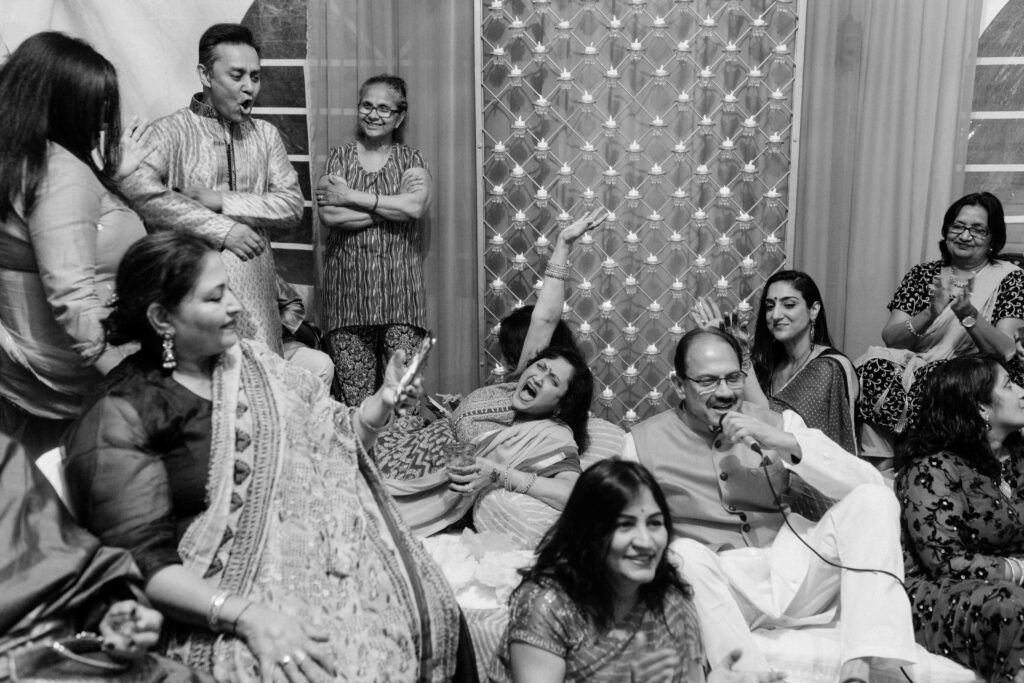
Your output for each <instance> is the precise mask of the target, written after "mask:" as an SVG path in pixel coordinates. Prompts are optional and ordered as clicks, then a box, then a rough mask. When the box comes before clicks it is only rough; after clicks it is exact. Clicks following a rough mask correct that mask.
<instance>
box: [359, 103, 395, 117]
mask: <svg viewBox="0 0 1024 683" xmlns="http://www.w3.org/2000/svg"><path fill="white" fill-rule="evenodd" d="M374 111H375V112H377V116H379V117H381V118H382V119H384V120H385V121H386V120H388V119H390V118H391V117H392V116H394V115H395V114H397V113H398V112H400V111H402V110H401V109H392V108H391V107H389V106H388V105H386V104H378V105H377V106H376V107H375V106H373V105H372V104H370V103H369V102H360V103H359V113H360V114H362V115H363V116H369V115H370V112H374Z"/></svg>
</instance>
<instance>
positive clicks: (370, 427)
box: [356, 398, 395, 434]
mask: <svg viewBox="0 0 1024 683" xmlns="http://www.w3.org/2000/svg"><path fill="white" fill-rule="evenodd" d="M367 400H368V399H365V398H364V399H363V402H362V403H360V404H359V409H358V410H356V419H358V420H359V422H360V423H361V424H362V425H363V426H364V427H366V429H367V430H369V431H371V432H373V433H374V434H379V433H381V432H383V431H384V430H385V429H387V428H388V427H390V426H391V423H392V422H394V421H395V411H393V410H392V411H390V412H389V413H388V416H387V419H385V420H384V424H381V425H375V424H373V423H371V422H370V421H369V420H367V419H366V418H365V417H363V408H364V407H365V406H366V401H367Z"/></svg>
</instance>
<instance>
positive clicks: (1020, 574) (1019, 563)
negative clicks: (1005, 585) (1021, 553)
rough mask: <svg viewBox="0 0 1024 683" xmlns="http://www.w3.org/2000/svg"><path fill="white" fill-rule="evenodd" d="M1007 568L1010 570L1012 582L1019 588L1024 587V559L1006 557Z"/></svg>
mask: <svg viewBox="0 0 1024 683" xmlns="http://www.w3.org/2000/svg"><path fill="white" fill-rule="evenodd" d="M1003 559H1004V560H1006V566H1007V567H1008V568H1009V569H1010V581H1013V582H1014V583H1015V584H1017V585H1018V586H1024V559H1021V558H1019V557H1006V558H1003Z"/></svg>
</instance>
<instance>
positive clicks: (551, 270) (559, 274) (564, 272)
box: [544, 261, 569, 281]
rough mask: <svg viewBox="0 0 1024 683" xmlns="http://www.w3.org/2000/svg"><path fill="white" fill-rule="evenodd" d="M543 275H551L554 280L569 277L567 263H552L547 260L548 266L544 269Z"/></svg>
mask: <svg viewBox="0 0 1024 683" xmlns="http://www.w3.org/2000/svg"><path fill="white" fill-rule="evenodd" d="M544 277H552V278H554V279H556V280H563V281H564V280H568V279H569V265H568V264H567V263H552V262H551V261H548V267H547V268H545V269H544Z"/></svg>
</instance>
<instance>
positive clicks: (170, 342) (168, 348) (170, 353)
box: [160, 327, 178, 370]
mask: <svg viewBox="0 0 1024 683" xmlns="http://www.w3.org/2000/svg"><path fill="white" fill-rule="evenodd" d="M162 336H163V341H162V343H161V346H162V347H163V352H162V353H161V356H160V359H161V360H162V361H163V368H164V370H173V369H174V368H176V367H178V356H177V354H175V353H174V330H172V329H171V328H169V327H168V328H167V329H165V330H164V331H163V335H162Z"/></svg>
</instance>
